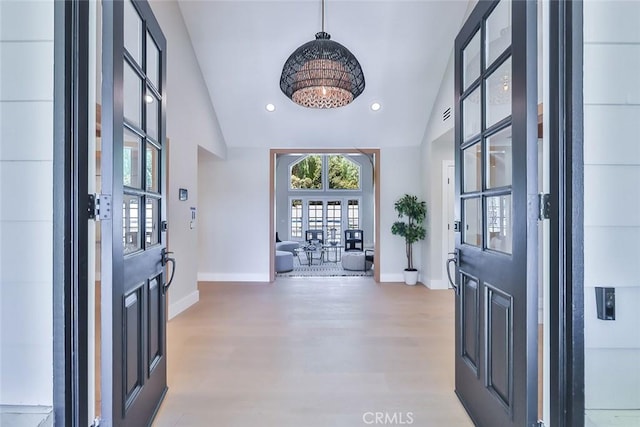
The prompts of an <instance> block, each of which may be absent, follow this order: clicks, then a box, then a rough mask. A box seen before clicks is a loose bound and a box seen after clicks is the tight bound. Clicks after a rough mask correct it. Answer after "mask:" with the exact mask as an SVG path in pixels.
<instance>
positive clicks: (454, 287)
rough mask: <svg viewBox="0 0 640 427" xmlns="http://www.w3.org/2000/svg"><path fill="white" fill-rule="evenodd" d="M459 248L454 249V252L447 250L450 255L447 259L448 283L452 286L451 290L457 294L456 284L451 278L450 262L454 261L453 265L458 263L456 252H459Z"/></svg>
mask: <svg viewBox="0 0 640 427" xmlns="http://www.w3.org/2000/svg"><path fill="white" fill-rule="evenodd" d="M459 252H460V251H459V250H458V249H456V250H455V251H454V252H449V255H451V256H450V257H449V259H447V277H448V278H449V283H450V284H451V287H452V288H453V290H454V291H455V292H456V294H458V285H457V284H456V283H455V281H454V280H453V279H451V269H450V267H451V263H454V264H455V265H458V254H459Z"/></svg>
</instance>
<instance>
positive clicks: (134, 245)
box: [122, 194, 142, 255]
mask: <svg viewBox="0 0 640 427" xmlns="http://www.w3.org/2000/svg"><path fill="white" fill-rule="evenodd" d="M140 236H141V233H140V198H139V197H137V196H132V195H129V194H125V195H124V196H123V198H122V243H123V244H124V254H125V255H126V254H130V253H132V252H135V251H137V250H139V249H141V248H142V245H141V243H142V242H141V239H140Z"/></svg>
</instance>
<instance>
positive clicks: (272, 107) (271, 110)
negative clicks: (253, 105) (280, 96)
mask: <svg viewBox="0 0 640 427" xmlns="http://www.w3.org/2000/svg"><path fill="white" fill-rule="evenodd" d="M264 108H266V109H267V111H268V112H270V113H273V112H274V111H276V106H275V105H273V104H267V105H266V106H265V107H264Z"/></svg>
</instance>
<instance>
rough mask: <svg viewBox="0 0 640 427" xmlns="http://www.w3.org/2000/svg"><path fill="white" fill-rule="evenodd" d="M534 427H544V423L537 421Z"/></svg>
mask: <svg viewBox="0 0 640 427" xmlns="http://www.w3.org/2000/svg"><path fill="white" fill-rule="evenodd" d="M535 427H545V424H544V421H542V420H538V422H537V423H536V424H535Z"/></svg>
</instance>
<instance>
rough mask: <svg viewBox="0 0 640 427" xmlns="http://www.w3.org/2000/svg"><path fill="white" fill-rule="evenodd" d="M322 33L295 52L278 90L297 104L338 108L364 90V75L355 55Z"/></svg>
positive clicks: (288, 62) (283, 71) (290, 58)
mask: <svg viewBox="0 0 640 427" xmlns="http://www.w3.org/2000/svg"><path fill="white" fill-rule="evenodd" d="M330 38H331V36H330V35H329V34H327V33H326V32H325V31H324V0H322V31H320V32H319V33H317V34H316V39H315V40H312V41H310V42H308V43H305V44H303V45H302V46H300V47H299V48H298V49H296V50H295V51H294V52H293V53H292V54H291V56H289V59H287V62H285V64H284V68H283V69H282V76H281V77H280V89H282V92H284V94H285V95H287V97H288V98H290V99H291V100H292V101H293V102H295V103H296V104H299V105H302V106H303V107H309V108H337V107H342V106H344V105H347V104H349V103H351V101H353V100H354V99H356V98H357V97H358V95H360V94H361V93H362V91H363V90H364V74H362V67H361V66H360V63H359V62H358V60H357V59H356V57H355V56H353V54H352V53H351V52H350V51H349V49H347V48H346V47H344V46H343V45H341V44H340V43H337V42H334V41H333V40H330Z"/></svg>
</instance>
